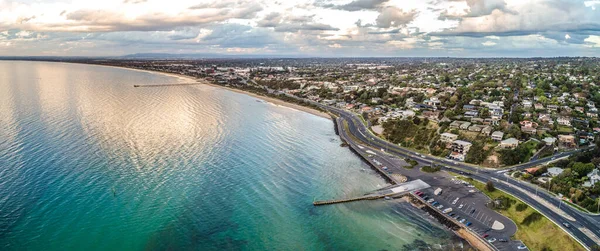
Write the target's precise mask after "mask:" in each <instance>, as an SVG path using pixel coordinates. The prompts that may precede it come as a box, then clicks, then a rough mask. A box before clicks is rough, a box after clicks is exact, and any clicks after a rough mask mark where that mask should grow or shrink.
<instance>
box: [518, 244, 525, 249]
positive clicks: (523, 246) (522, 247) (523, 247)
mask: <svg viewBox="0 0 600 251" xmlns="http://www.w3.org/2000/svg"><path fill="white" fill-rule="evenodd" d="M517 249H527V246H525V245H520V246H518V247H517Z"/></svg>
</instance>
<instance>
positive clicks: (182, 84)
mask: <svg viewBox="0 0 600 251" xmlns="http://www.w3.org/2000/svg"><path fill="white" fill-rule="evenodd" d="M200 84H202V83H181V84H158V85H133V87H166V86H186V85H200Z"/></svg>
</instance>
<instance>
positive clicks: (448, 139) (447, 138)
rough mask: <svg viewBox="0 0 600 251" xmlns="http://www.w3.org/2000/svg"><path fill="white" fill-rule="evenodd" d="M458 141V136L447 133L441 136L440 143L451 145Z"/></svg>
mask: <svg viewBox="0 0 600 251" xmlns="http://www.w3.org/2000/svg"><path fill="white" fill-rule="evenodd" d="M456 139H458V135H456V134H454V133H449V132H445V133H442V134H441V135H440V141H441V142H445V143H451V142H453V141H455V140H456Z"/></svg>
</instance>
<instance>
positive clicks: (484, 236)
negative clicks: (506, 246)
mask: <svg viewBox="0 0 600 251" xmlns="http://www.w3.org/2000/svg"><path fill="white" fill-rule="evenodd" d="M488 236H490V235H489V234H484V235H482V236H481V237H483V238H487V237H488Z"/></svg>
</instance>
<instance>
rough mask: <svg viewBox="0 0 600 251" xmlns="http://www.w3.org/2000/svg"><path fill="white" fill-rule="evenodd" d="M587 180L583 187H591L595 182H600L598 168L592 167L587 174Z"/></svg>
mask: <svg viewBox="0 0 600 251" xmlns="http://www.w3.org/2000/svg"><path fill="white" fill-rule="evenodd" d="M587 177H588V179H590V180H589V181H586V182H585V183H584V184H583V186H584V187H592V186H594V185H596V183H598V182H600V170H598V169H594V170H592V171H591V172H590V173H588V174H587Z"/></svg>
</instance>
